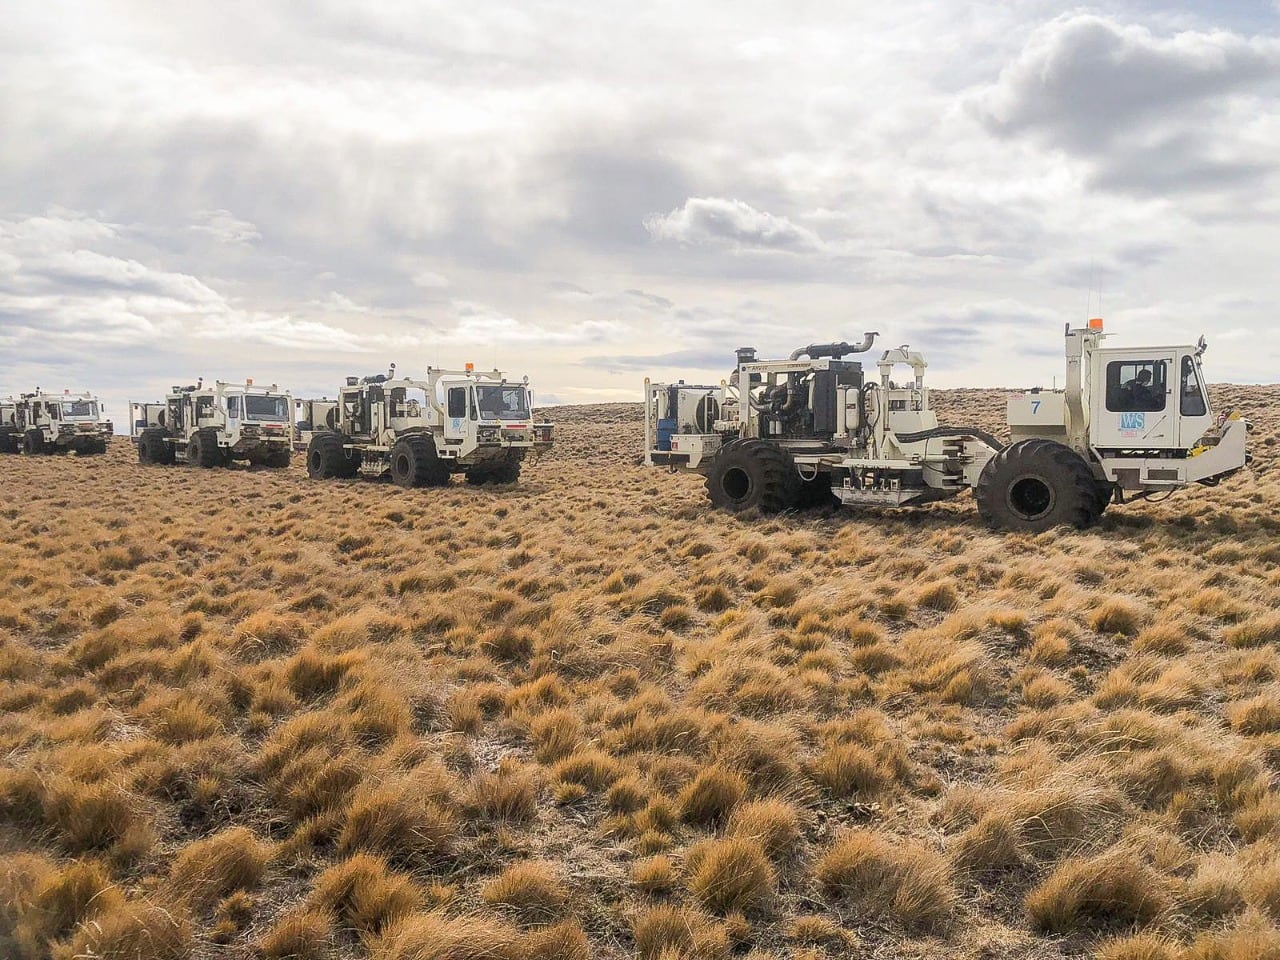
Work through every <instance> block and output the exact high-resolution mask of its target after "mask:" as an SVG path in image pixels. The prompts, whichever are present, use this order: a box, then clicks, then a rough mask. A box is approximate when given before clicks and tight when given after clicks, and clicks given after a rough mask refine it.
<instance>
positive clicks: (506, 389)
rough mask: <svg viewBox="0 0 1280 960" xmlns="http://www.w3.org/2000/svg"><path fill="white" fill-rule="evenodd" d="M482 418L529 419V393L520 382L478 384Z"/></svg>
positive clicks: (477, 393) (477, 400)
mask: <svg viewBox="0 0 1280 960" xmlns="http://www.w3.org/2000/svg"><path fill="white" fill-rule="evenodd" d="M476 403H477V404H478V405H479V407H480V419H481V420H527V419H529V394H528V393H527V392H526V391H525V388H524V387H522V386H520V385H519V384H516V385H511V384H505V383H504V384H501V385H492V384H477V385H476Z"/></svg>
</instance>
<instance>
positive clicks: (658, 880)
mask: <svg viewBox="0 0 1280 960" xmlns="http://www.w3.org/2000/svg"><path fill="white" fill-rule="evenodd" d="M678 882H679V872H678V871H677V870H676V865H675V862H674V861H673V860H672V859H671V858H670V857H668V856H666V855H664V854H658V855H657V856H653V857H648V858H646V859H644V860H637V861H636V862H635V863H634V864H633V865H632V867H631V883H632V885H633V886H634V887H635V888H636V889H637V890H639V891H640V892H641V893H647V894H653V895H661V894H667V893H670V892H671V891H672V890H674V889H675V887H676V884H677V883H678Z"/></svg>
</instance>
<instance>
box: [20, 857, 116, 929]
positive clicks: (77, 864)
mask: <svg viewBox="0 0 1280 960" xmlns="http://www.w3.org/2000/svg"><path fill="white" fill-rule="evenodd" d="M123 906H124V897H123V896H122V895H121V893H120V891H119V889H118V888H117V887H116V886H115V884H114V883H113V882H112V880H111V876H110V874H109V873H108V872H107V870H106V868H105V867H103V865H102V864H101V863H98V862H97V861H94V860H73V861H72V862H71V863H69V864H67V865H66V866H65V867H63V868H62V869H60V870H58V871H56V872H55V873H52V874H50V875H49V876H48V877H46V878H45V879H44V880H43V882H38V883H36V884H35V886H34V907H35V910H34V911H33V915H32V916H31V918H30V919H33V920H35V921H36V924H35V925H36V927H37V928H38V936H39V937H40V938H41V939H43V940H46V941H48V940H56V939H59V938H61V937H64V936H66V935H67V934H69V933H71V932H72V931H73V930H74V929H75V928H76V927H77V925H79V924H81V923H84V922H86V921H87V920H90V919H92V918H96V917H100V916H104V915H107V914H111V913H114V912H116V911H117V910H120V909H122V908H123Z"/></svg>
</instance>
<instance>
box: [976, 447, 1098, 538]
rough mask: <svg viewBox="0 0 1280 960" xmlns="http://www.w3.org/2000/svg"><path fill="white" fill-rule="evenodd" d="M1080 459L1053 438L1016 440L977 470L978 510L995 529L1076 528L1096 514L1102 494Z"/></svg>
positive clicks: (1037, 530)
mask: <svg viewBox="0 0 1280 960" xmlns="http://www.w3.org/2000/svg"><path fill="white" fill-rule="evenodd" d="M1100 486H1101V484H1099V483H1098V481H1097V480H1096V479H1095V478H1094V476H1093V472H1092V471H1091V470H1090V469H1089V465H1088V464H1087V463H1085V462H1084V459H1083V458H1082V457H1081V456H1080V455H1079V454H1078V453H1076V452H1075V451H1074V450H1072V449H1071V448H1070V447H1066V446H1063V445H1062V444H1061V443H1057V442H1055V441H1053V440H1020V441H1018V442H1017V443H1014V444H1011V445H1009V446H1007V447H1005V448H1004V449H1003V450H1001V451H1000V452H999V453H997V454H996V455H995V456H994V457H992V458H991V460H990V461H988V463H987V465H986V467H985V468H983V471H982V475H981V476H980V477H979V478H978V486H977V489H976V490H975V491H974V494H975V496H976V497H977V500H978V512H979V513H980V514H981V515H982V519H983V520H985V521H986V522H987V523H988V524H989V525H990V526H992V527H995V528H997V529H1001V530H1015V531H1020V532H1024V533H1041V532H1042V531H1045V530H1051V529H1053V528H1054V527H1057V526H1063V525H1066V526H1072V527H1075V528H1077V529H1079V530H1083V529H1085V528H1086V527H1091V526H1093V525H1094V524H1095V523H1097V522H1098V518H1099V517H1101V516H1102V510H1103V508H1104V506H1105V504H1104V503H1103V498H1104V496H1105V495H1106V494H1105V493H1104V492H1103V491H1101V490H1100V489H1099V487H1100Z"/></svg>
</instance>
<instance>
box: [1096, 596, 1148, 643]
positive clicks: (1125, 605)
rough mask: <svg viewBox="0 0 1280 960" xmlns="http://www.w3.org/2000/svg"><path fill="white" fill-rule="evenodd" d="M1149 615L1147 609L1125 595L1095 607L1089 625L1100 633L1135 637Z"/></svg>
mask: <svg viewBox="0 0 1280 960" xmlns="http://www.w3.org/2000/svg"><path fill="white" fill-rule="evenodd" d="M1147 617H1148V613H1147V610H1146V608H1144V607H1142V606H1141V605H1139V604H1137V603H1135V602H1134V601H1132V600H1128V599H1126V598H1124V597H1112V598H1110V599H1109V600H1104V601H1103V602H1102V603H1100V604H1098V606H1096V607H1095V608H1094V610H1093V614H1092V615H1091V616H1090V617H1089V626H1091V627H1092V628H1093V629H1094V630H1096V631H1098V633H1105V634H1115V635H1119V636H1124V637H1134V636H1137V634H1138V631H1139V630H1140V629H1142V626H1143V625H1144V624H1145V623H1146V621H1147Z"/></svg>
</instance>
